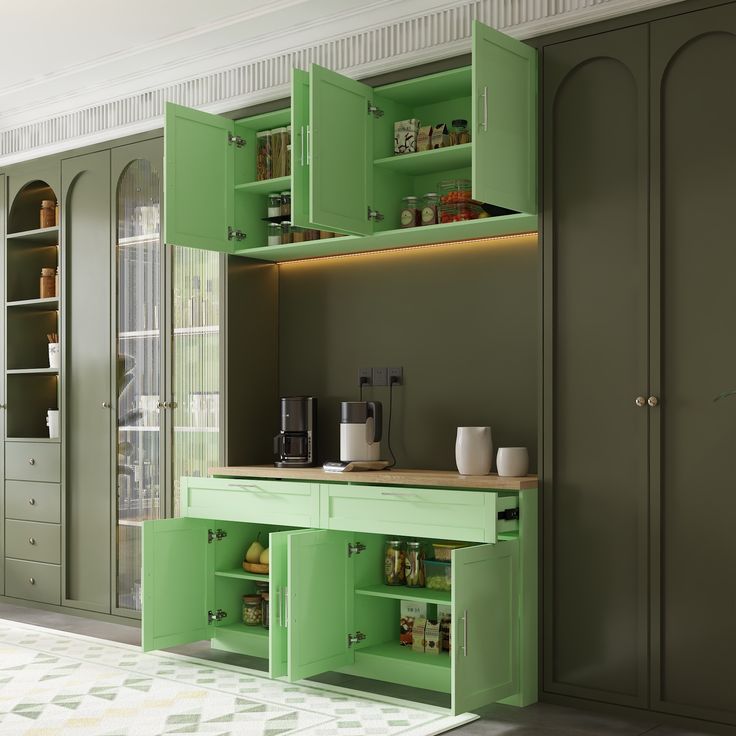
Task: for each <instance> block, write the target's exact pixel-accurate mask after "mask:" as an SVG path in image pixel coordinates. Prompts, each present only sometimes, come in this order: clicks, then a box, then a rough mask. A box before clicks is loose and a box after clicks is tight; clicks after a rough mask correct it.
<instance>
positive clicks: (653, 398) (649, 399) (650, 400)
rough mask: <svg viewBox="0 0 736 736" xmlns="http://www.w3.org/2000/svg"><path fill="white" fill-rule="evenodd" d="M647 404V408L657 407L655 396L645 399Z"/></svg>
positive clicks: (657, 402) (657, 400)
mask: <svg viewBox="0 0 736 736" xmlns="http://www.w3.org/2000/svg"><path fill="white" fill-rule="evenodd" d="M647 404H649V406H657V404H659V399H658V398H657V397H656V396H650V397H649V398H648V399H647Z"/></svg>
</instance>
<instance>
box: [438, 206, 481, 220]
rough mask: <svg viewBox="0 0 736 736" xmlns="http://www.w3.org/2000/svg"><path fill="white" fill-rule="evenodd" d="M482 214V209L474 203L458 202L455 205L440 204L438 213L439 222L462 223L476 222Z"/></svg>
mask: <svg viewBox="0 0 736 736" xmlns="http://www.w3.org/2000/svg"><path fill="white" fill-rule="evenodd" d="M483 214H484V210H483V208H482V207H481V206H480V205H478V204H475V203H474V202H459V203H457V204H441V205H440V211H439V218H440V222H462V221H463V220H477V219H478V218H479V217H481V216H482V215H483Z"/></svg>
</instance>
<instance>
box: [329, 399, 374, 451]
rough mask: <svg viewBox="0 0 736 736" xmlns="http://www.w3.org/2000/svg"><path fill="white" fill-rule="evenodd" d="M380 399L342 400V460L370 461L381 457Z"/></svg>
mask: <svg viewBox="0 0 736 736" xmlns="http://www.w3.org/2000/svg"><path fill="white" fill-rule="evenodd" d="M382 415H383V410H382V407H381V402H380V401H342V402H340V460H341V461H342V462H351V461H362V462H369V461H375V460H380V459H381V425H382Z"/></svg>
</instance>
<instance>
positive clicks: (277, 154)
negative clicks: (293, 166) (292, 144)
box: [271, 128, 288, 179]
mask: <svg viewBox="0 0 736 736" xmlns="http://www.w3.org/2000/svg"><path fill="white" fill-rule="evenodd" d="M287 143H288V141H287V140H286V128H274V130H272V131H271V176H272V177H273V178H274V179H276V178H278V177H280V176H286V153H287V151H286V145H287Z"/></svg>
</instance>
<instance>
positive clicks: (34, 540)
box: [5, 519, 61, 564]
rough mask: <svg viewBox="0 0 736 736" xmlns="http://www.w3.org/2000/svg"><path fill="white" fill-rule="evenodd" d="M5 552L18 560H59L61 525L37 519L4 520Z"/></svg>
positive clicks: (56, 561) (53, 561)
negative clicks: (44, 522)
mask: <svg viewBox="0 0 736 736" xmlns="http://www.w3.org/2000/svg"><path fill="white" fill-rule="evenodd" d="M5 554H6V555H7V556H8V557H13V558H15V559H18V560H32V561H34V562H51V563H54V564H58V563H59V562H61V526H59V524H43V523H41V522H37V521H15V520H12V519H8V520H7V521H6V522H5Z"/></svg>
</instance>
